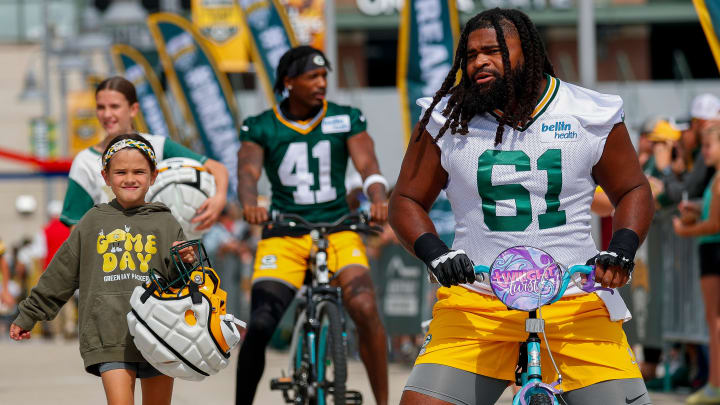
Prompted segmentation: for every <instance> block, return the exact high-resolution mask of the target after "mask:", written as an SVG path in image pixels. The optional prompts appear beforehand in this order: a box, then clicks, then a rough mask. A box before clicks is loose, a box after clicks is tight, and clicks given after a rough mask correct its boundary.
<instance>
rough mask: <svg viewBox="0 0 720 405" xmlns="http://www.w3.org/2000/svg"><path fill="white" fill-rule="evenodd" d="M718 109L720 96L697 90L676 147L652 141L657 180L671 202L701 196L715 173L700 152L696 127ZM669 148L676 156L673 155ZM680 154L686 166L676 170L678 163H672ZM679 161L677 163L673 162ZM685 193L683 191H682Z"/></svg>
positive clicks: (698, 130)
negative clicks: (687, 120) (685, 126)
mask: <svg viewBox="0 0 720 405" xmlns="http://www.w3.org/2000/svg"><path fill="white" fill-rule="evenodd" d="M719 113H720V99H718V98H717V97H716V96H714V95H712V94H708V93H705V94H700V95H698V96H697V97H695V98H694V99H693V101H692V105H691V107H690V118H691V121H690V128H688V129H687V130H686V131H684V132H683V133H682V137H681V141H680V142H679V143H677V144H674V145H675V146H677V148H673V147H672V146H673V144H671V143H656V144H655V146H654V157H655V166H656V167H657V169H658V170H659V171H660V172H661V173H662V177H661V180H662V181H663V184H664V191H665V195H666V197H667V199H668V200H669V201H670V202H672V203H679V202H680V201H682V200H683V198H684V196H686V198H691V199H692V198H697V197H700V196H702V194H703V190H704V189H705V186H706V185H707V184H708V182H709V180H710V178H711V177H712V176H713V174H714V173H715V169H714V168H712V167H708V166H707V165H706V164H705V161H704V158H703V156H702V154H701V153H700V144H699V142H700V135H699V134H700V131H701V130H702V129H703V127H705V126H706V125H707V121H709V120H712V119H716V118H718V114H719ZM673 150H675V151H676V152H675V153H676V157H675V159H673ZM678 157H682V158H683V162H684V164H685V166H686V170H684V173H681V174H678V173H676V171H677V170H678V169H679V167H677V166H676V167H675V170H674V167H673V166H675V165H674V164H673V163H674V162H677V158H678ZM676 164H677V165H679V163H676ZM685 193H687V194H685Z"/></svg>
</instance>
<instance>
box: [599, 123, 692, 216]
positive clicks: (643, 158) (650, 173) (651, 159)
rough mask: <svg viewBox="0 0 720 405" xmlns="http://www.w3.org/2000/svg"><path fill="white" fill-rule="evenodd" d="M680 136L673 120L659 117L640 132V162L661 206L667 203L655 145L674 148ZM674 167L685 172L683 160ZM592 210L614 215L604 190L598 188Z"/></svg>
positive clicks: (644, 125) (646, 124)
mask: <svg viewBox="0 0 720 405" xmlns="http://www.w3.org/2000/svg"><path fill="white" fill-rule="evenodd" d="M680 135H681V131H680V129H678V128H677V127H676V126H675V124H674V122H673V121H672V120H666V119H663V118H662V117H658V116H656V117H650V118H648V119H646V120H645V123H643V126H642V130H641V132H640V139H639V141H638V161H639V162H640V166H642V169H643V173H645V175H646V176H647V177H648V182H649V183H650V189H651V190H652V193H653V196H654V197H655V198H656V199H659V201H660V202H661V205H667V203H666V202H665V201H666V199H665V198H664V197H663V196H662V195H663V191H664V186H663V182H662V180H660V179H659V178H658V177H661V176H662V172H661V171H660V170H659V169H658V168H657V165H656V162H655V152H654V151H655V145H657V144H666V145H668V147H674V145H675V143H677V141H678V140H679V139H680ZM677 160H679V161H680V162H679V164H676V163H675V162H676V161H677ZM672 167H673V168H675V167H678V168H682V170H684V164H683V162H682V158H680V157H678V159H675V160H674V163H673V165H672ZM663 202H665V203H663ZM590 210H591V211H592V212H593V213H594V214H597V215H599V216H601V217H607V216H610V215H612V213H613V211H614V210H615V207H614V206H613V204H612V202H611V201H610V199H609V198H608V196H607V194H605V192H604V191H603V190H602V188H600V187H597V188H596V189H595V196H594V197H593V202H592V205H591V206H590Z"/></svg>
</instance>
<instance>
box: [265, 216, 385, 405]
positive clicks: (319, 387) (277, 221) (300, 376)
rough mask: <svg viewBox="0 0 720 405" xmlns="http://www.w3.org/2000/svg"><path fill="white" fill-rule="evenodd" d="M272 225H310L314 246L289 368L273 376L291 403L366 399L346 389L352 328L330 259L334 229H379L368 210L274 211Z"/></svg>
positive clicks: (274, 384)
mask: <svg viewBox="0 0 720 405" xmlns="http://www.w3.org/2000/svg"><path fill="white" fill-rule="evenodd" d="M270 224H271V226H278V227H289V228H299V229H306V230H309V231H310V238H311V239H312V247H311V249H310V259H309V260H308V268H307V271H306V277H305V283H304V286H303V288H302V289H301V290H300V293H299V294H298V297H297V301H298V307H297V311H296V314H295V324H294V327H293V334H292V340H291V343H290V365H289V369H288V374H287V375H284V376H283V377H280V378H274V379H273V380H272V381H270V389H271V390H280V391H282V393H283V398H284V399H285V402H286V403H289V404H313V405H325V404H335V405H341V404H362V394H360V392H357V391H350V390H347V387H346V381H347V333H346V332H345V317H344V314H343V310H342V291H341V290H340V287H333V286H331V285H330V281H331V280H332V278H331V277H330V272H329V269H328V264H327V257H328V255H327V250H328V247H329V242H328V239H327V236H328V235H329V234H331V233H333V232H338V231H342V230H349V231H354V232H360V233H366V234H370V233H379V232H381V231H382V229H381V228H379V227H377V226H373V225H370V223H369V218H368V217H367V215H365V214H364V213H350V214H347V215H344V216H343V217H341V218H340V219H338V220H337V221H335V222H330V223H312V222H308V221H306V220H305V219H304V218H302V217H300V216H298V215H294V214H277V215H274V217H273V221H272V222H271V223H270Z"/></svg>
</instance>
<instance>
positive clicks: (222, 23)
mask: <svg viewBox="0 0 720 405" xmlns="http://www.w3.org/2000/svg"><path fill="white" fill-rule="evenodd" d="M240 18H241V17H240V10H239V6H238V5H237V2H236V1H235V0H192V21H193V24H194V25H195V26H196V27H197V28H198V30H199V31H200V33H201V34H202V36H203V38H205V39H206V40H207V45H208V48H210V51H211V52H212V53H213V56H214V57H215V60H216V61H217V63H218V67H219V68H220V70H222V71H223V72H247V70H248V67H249V63H250V51H249V49H248V48H249V42H248V41H249V40H250V39H249V37H248V35H249V33H248V32H247V30H246V29H243V28H242V23H241V22H240Z"/></svg>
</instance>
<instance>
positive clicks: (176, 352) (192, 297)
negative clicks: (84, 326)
mask: <svg viewBox="0 0 720 405" xmlns="http://www.w3.org/2000/svg"><path fill="white" fill-rule="evenodd" d="M187 247H193V248H194V250H195V255H196V258H195V261H194V263H192V264H190V263H184V262H183V261H182V260H180V254H179V251H180V250H182V249H184V248H187ZM170 252H171V257H172V259H173V262H174V263H175V266H176V267H177V269H178V272H179V273H180V276H179V277H178V278H177V279H175V280H172V281H169V282H168V281H166V280H164V279H163V278H162V277H161V276H159V275H158V274H157V273H155V272H154V271H153V270H151V271H150V281H148V282H147V283H145V284H144V285H142V286H138V287H135V290H134V291H133V294H132V296H131V297H130V305H131V307H132V310H131V311H130V312H129V313H128V314H127V321H128V327H129V328H130V334H131V335H132V336H133V340H134V342H135V346H136V347H137V348H138V350H139V351H140V353H142V355H143V357H145V359H146V360H147V361H148V362H149V363H150V364H152V366H153V367H155V368H156V369H157V370H158V371H160V372H161V373H163V374H165V375H168V376H170V377H175V378H181V379H184V380H192V381H200V380H202V379H204V378H205V377H207V376H209V375H213V374H216V373H217V372H219V371H220V370H222V369H223V368H225V367H226V366H227V365H228V363H229V358H230V350H232V348H233V347H235V346H236V345H237V344H238V343H239V342H240V339H241V335H240V330H242V329H244V328H245V323H244V322H242V321H240V320H238V319H235V317H234V316H233V315H231V314H227V313H226V311H225V303H226V302H227V293H226V292H225V291H224V290H222V289H220V278H219V277H218V276H217V273H215V270H213V269H212V268H211V267H210V260H209V259H208V258H207V254H206V253H205V248H204V247H203V245H202V243H200V241H197V240H194V241H189V242H185V243H182V244H180V245H177V246H174V247H173V248H172V249H171V250H170Z"/></svg>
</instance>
